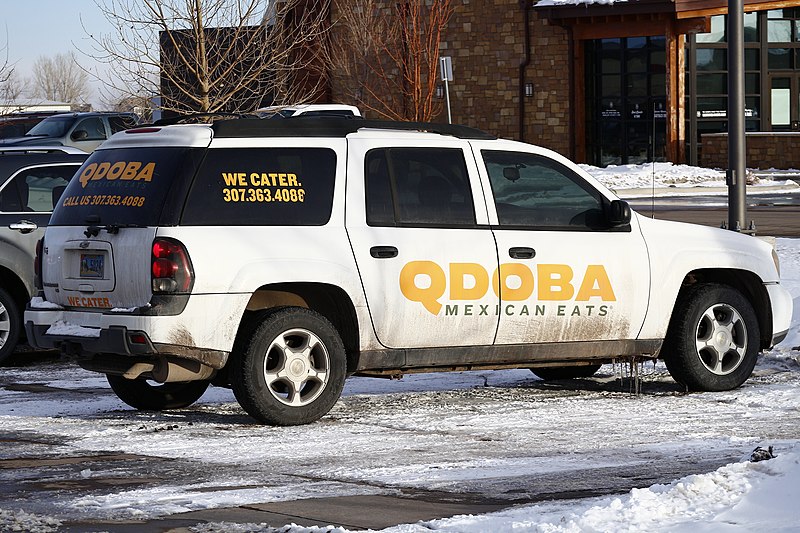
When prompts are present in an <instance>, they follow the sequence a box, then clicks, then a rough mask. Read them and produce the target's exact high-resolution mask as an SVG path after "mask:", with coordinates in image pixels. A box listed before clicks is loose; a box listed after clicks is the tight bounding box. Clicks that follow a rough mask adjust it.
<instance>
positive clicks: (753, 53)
mask: <svg viewBox="0 0 800 533" xmlns="http://www.w3.org/2000/svg"><path fill="white" fill-rule="evenodd" d="M760 52H761V51H760V50H759V49H757V48H745V50H744V69H745V70H758V65H759V63H760V55H759V54H760Z"/></svg>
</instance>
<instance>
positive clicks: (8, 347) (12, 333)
mask: <svg viewBox="0 0 800 533" xmlns="http://www.w3.org/2000/svg"><path fill="white" fill-rule="evenodd" d="M21 327H22V323H21V321H20V313H19V308H17V302H15V301H14V299H13V298H12V297H11V295H10V294H8V292H6V290H5V289H3V288H1V287H0V363H2V362H3V361H5V360H6V359H8V358H9V357H11V354H12V353H13V352H14V348H16V346H17V341H18V340H19V333H20V328H21Z"/></svg>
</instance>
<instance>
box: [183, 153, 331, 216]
mask: <svg viewBox="0 0 800 533" xmlns="http://www.w3.org/2000/svg"><path fill="white" fill-rule="evenodd" d="M335 177H336V153H335V152H334V151H333V150H331V149H329V148H219V149H212V150H208V153H207V155H206V158H205V160H204V161H203V162H202V164H201V166H200V170H199V171H198V173H197V178H196V179H195V182H194V185H193V186H192V189H191V191H190V193H189V198H188V200H187V201H186V207H185V208H184V212H183V218H182V219H181V223H182V224H184V225H188V226H191V225H240V226H322V225H324V224H326V223H327V222H328V220H329V219H330V216H331V209H332V207H333V186H334V181H335Z"/></svg>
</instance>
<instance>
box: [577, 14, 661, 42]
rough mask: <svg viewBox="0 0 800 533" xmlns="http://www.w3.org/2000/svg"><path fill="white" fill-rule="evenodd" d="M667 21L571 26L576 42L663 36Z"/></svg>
mask: <svg viewBox="0 0 800 533" xmlns="http://www.w3.org/2000/svg"><path fill="white" fill-rule="evenodd" d="M667 21H668V19H660V18H659V19H656V20H647V21H615V22H606V23H600V24H598V23H594V24H575V25H572V31H573V32H574V35H575V39H576V40H579V41H580V40H587V41H588V40H592V39H609V38H616V37H647V36H650V35H663V34H664V25H665V24H667Z"/></svg>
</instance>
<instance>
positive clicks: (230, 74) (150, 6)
mask: <svg viewBox="0 0 800 533" xmlns="http://www.w3.org/2000/svg"><path fill="white" fill-rule="evenodd" d="M328 2H329V0H273V1H269V2H265V1H264V0H96V3H97V6H98V8H99V9H100V10H101V11H102V13H103V14H104V15H105V17H106V19H107V20H108V21H109V22H110V23H111V25H112V27H113V28H114V30H113V32H112V33H111V34H108V35H91V34H90V38H91V39H92V42H93V49H92V50H91V52H88V55H90V56H91V57H93V58H95V59H96V60H98V61H100V62H103V63H106V64H108V65H109V66H110V67H111V68H110V70H111V71H112V72H113V73H114V74H115V75H116V76H117V77H118V78H119V79H118V80H107V79H106V80H103V81H104V82H105V83H106V84H107V89H111V90H113V91H116V92H117V93H118V94H119V93H121V92H122V93H127V94H129V95H142V94H146V95H149V96H151V97H157V96H160V97H161V108H162V109H163V110H165V111H174V112H179V113H184V112H189V111H197V112H208V113H215V112H242V111H252V110H253V109H254V108H255V107H257V106H259V105H263V104H272V103H276V104H289V103H300V102H308V101H313V100H315V99H316V98H318V97H319V96H320V94H322V91H323V90H324V88H325V85H326V78H325V76H324V73H323V72H322V68H321V63H320V60H319V53H318V49H319V46H320V43H322V42H324V36H325V33H326V32H327V29H328V26H329V24H328V17H329V5H328Z"/></svg>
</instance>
